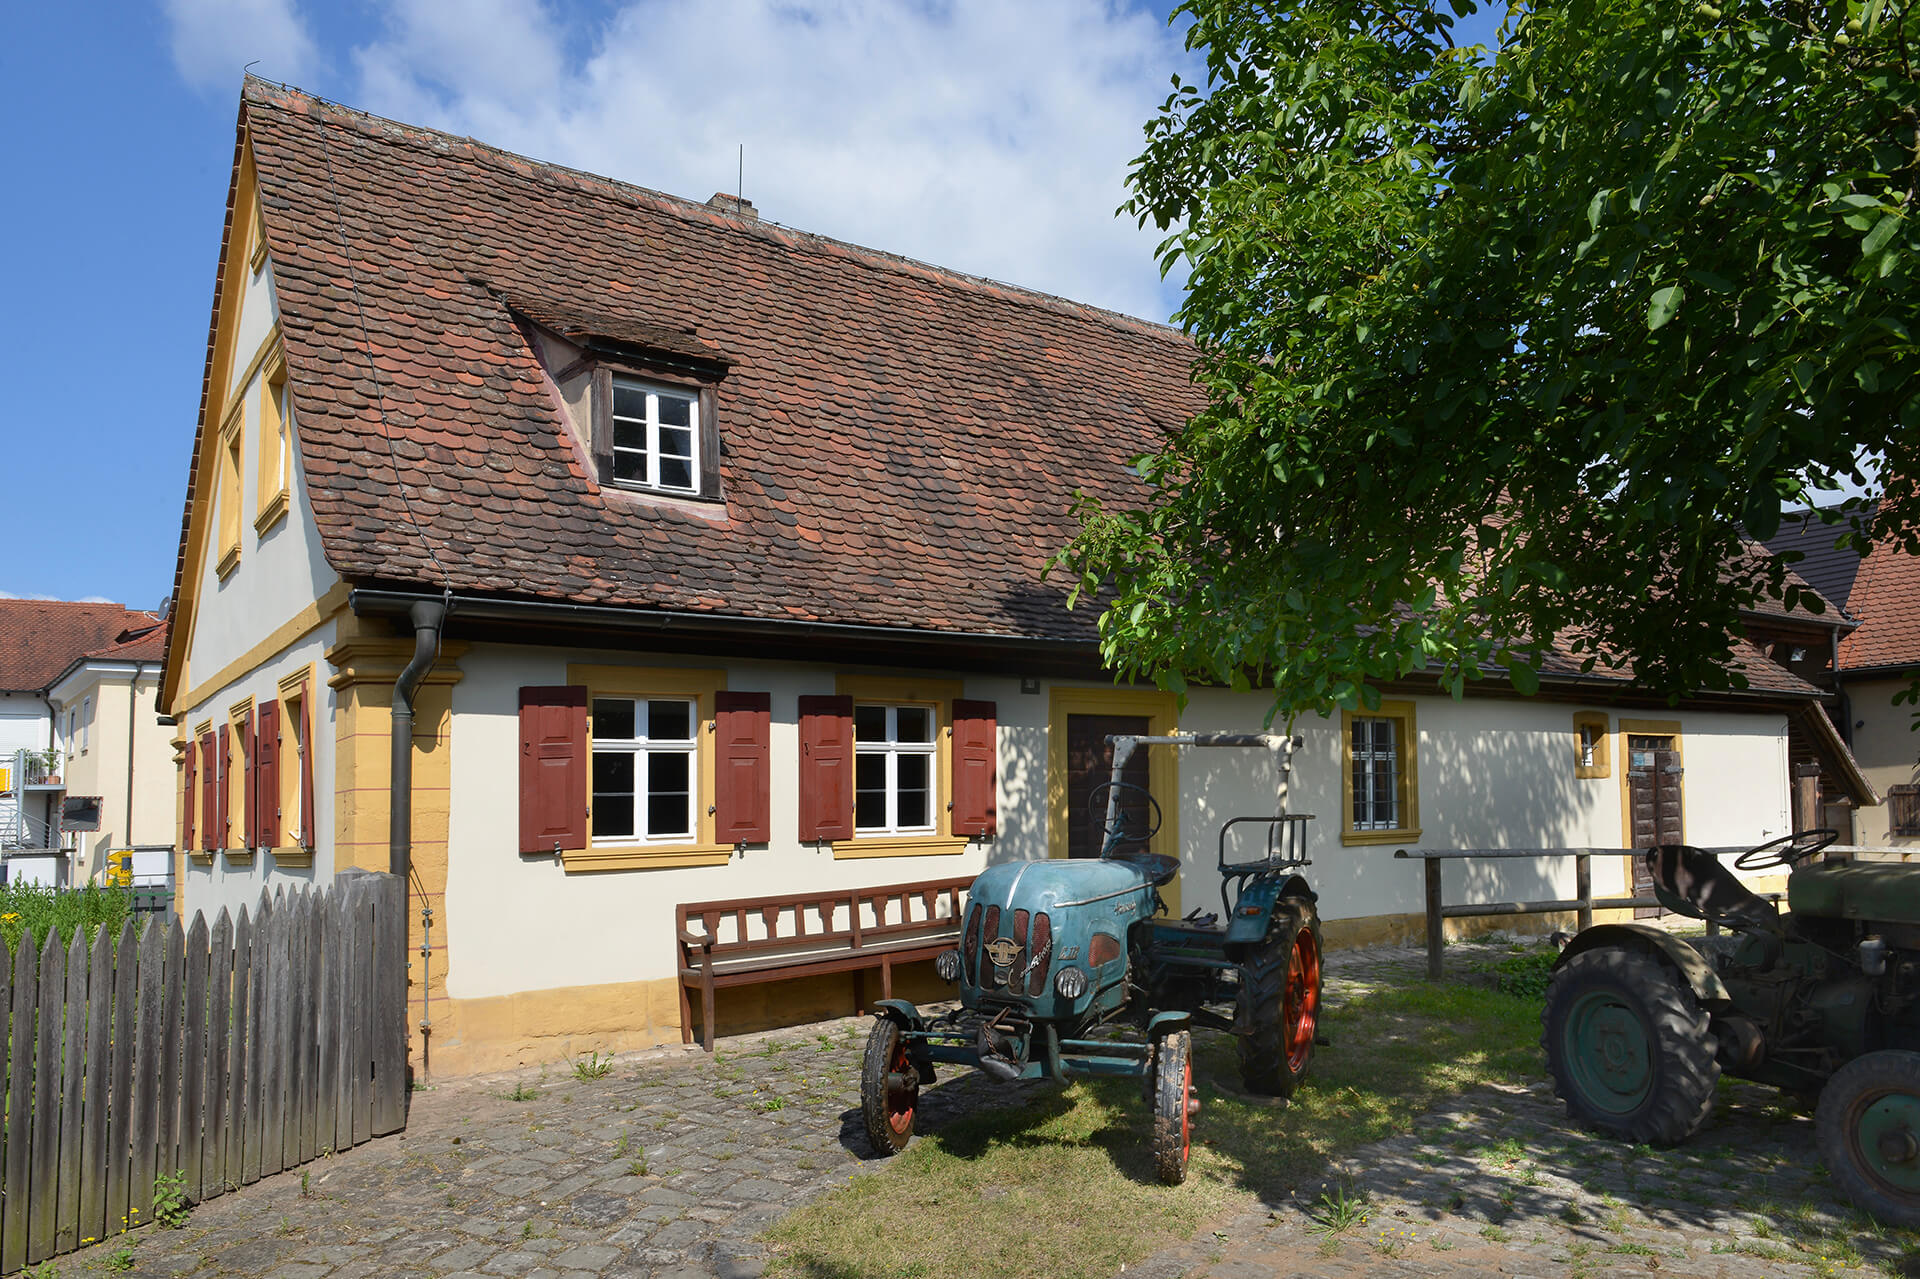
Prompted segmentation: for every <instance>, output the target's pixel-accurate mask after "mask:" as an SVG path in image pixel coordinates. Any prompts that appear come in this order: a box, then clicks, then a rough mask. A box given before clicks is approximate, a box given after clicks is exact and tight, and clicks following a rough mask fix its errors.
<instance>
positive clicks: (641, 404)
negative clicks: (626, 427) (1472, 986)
mask: <svg viewBox="0 0 1920 1279" xmlns="http://www.w3.org/2000/svg"><path fill="white" fill-rule="evenodd" d="M613 415H614V416H615V417H637V418H642V419H644V418H645V417H646V416H647V393H646V392H645V391H643V390H641V389H640V388H639V387H637V386H622V385H621V384H620V383H618V382H615V383H614V384H613Z"/></svg>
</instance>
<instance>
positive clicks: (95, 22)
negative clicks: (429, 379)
mask: <svg viewBox="0 0 1920 1279" xmlns="http://www.w3.org/2000/svg"><path fill="white" fill-rule="evenodd" d="M1166 7H1167V6H1166V5H1165V4H1164V3H1154V4H1150V5H1148V4H1130V3H1121V2H1119V0H1114V2H1112V3H1103V2H1102V0H952V2H951V3H933V2H921V0H916V2H913V3H904V2H895V0H822V2H820V3H781V2H776V0H624V2H619V0H582V2H580V3H567V4H562V3H557V2H555V0H547V2H546V3H541V0H459V3H453V2H451V0H330V2H329V0H156V2H155V3H153V4H131V3H122V4H107V5H87V4H67V5H61V4H43V5H17V6H14V7H13V8H12V10H11V11H10V13H9V24H8V25H9V31H8V37H9V38H8V39H7V40H6V41H5V42H4V43H3V44H0V106H3V107H4V112H5V114H4V118H5V119H7V120H8V121H9V122H10V124H11V126H12V127H11V128H10V129H9V132H8V140H7V142H6V144H5V145H6V152H7V160H8V165H7V168H8V171H9V172H10V173H11V174H12V175H13V181H12V182H11V183H10V186H11V188H12V198H11V199H9V200H7V201H5V202H4V203H0V243H4V244H5V245H6V246H7V250H6V274H7V278H8V284H9V289H8V292H9V295H10V299H11V302H12V305H11V306H9V307H7V308H6V311H5V315H4V318H0V339H3V340H4V342H5V345H6V349H7V350H8V351H9V352H10V354H11V357H12V362H13V367H14V368H15V369H16V371H17V372H16V376H17V382H16V386H17V387H19V388H21V389H22V390H24V389H25V388H26V387H28V386H31V387H34V388H38V394H36V395H32V396H27V395H16V397H15V399H14V400H13V402H12V404H11V406H10V407H9V408H8V409H7V410H5V416H4V418H0V421H4V424H5V436H6V440H7V449H6V459H7V466H6V474H7V477H8V481H9V482H8V484H7V486H6V492H7V499H6V503H5V508H4V509H5V521H4V523H5V528H6V530H7V535H8V545H9V547H10V550H9V553H7V554H6V555H5V556H4V558H3V559H0V595H23V596H24V595H39V596H52V597H56V598H62V599H79V598H88V597H101V598H107V599H113V600H117V601H121V602H123V603H127V604H131V605H134V606H138V607H149V608H151V607H154V606H156V605H158V604H159V602H160V601H161V600H162V599H164V598H165V597H166V596H167V594H168V593H169V592H170V591H171V590H172V584H173V570H174V559H175V554H176V551H177V548H178V542H179V531H180V514H181V505H182V500H183V497H184V493H185V485H186V474H187V465H188V453H189V449H190V447H191V444H192V439H193V432H194V426H195V421H196V418H197V415H198V410H199V396H200V381H201V374H202V370H203V367H204V363H205V356H206V335H207V320H208V313H209V310H210V307H211V304H212V293H213V274H214V267H215V257H216V255H217V253H218V249H219V235H220V226H221V219H222V211H223V208H224V205H225V200H226V193H227V183H228V180H229V176H230V167H231V164H232V159H233V138H234V117H235V111H236V107H237V95H238V91H239V84H240V75H241V69H242V67H243V66H244V65H245V64H246V63H247V62H249V61H252V60H255V59H257V60H258V65H257V66H256V67H255V68H254V70H255V72H256V73H257V74H260V75H263V76H266V77H268V78H270V79H278V80H285V81H287V82H289V83H293V84H297V85H300V86H301V87H303V88H307V89H310V90H312V91H314V92H317V93H319V94H321V95H323V96H326V97H329V98H333V99H335V100H338V101H342V102H346V103H348V104H349V105H352V106H357V107H361V108H364V109H366V110H370V111H374V112H377V113H379V114H382V115H387V116H392V117H394V118H398V119H403V120H406V121H408V122H411V123H418V124H427V125H433V126H436V127H441V128H447V129H452V130H455V131H457V132H461V133H468V134H471V135H473V136H475V137H478V138H480V139H482V140H483V141H487V142H490V143H493V144H495V145H499V146H504V147H508V148H510V149H513V150H516V151H521V152H524V153H526V154H529V155H533V156H537V157H539V158H542V159H548V160H554V161H559V162H562V163H567V164H573V165H577V166H579V167H582V168H586V169H590V170H593V171H595V172H601V173H607V174H611V175H613V176H616V177H619V178H623V179H625V180H628V181H632V182H637V183H640V184H642V185H646V186H651V187H655V188H658V189H660V190H664V191H668V192H671V193H673V194H676V195H682V196H688V197H691V198H694V199H705V198H706V197H707V196H708V195H710V194H712V193H713V192H714V191H716V190H722V189H731V188H732V186H733V184H734V181H735V165H736V156H737V151H736V147H737V146H738V145H740V144H742V143H744V144H745V147H746V183H745V187H746V195H747V197H748V198H749V199H751V200H754V201H755V202H756V203H757V204H758V206H759V208H760V210H761V212H762V215H763V216H765V217H768V218H770V219H773V220H776V221H780V222H784V223H787V224H789V225H793V226H798V227H804V228H806V229H808V230H813V231H820V232H824V233H826V234H829V235H836V236H840V237H842V238H845V239H849V240H853V241H855V242H858V243H862V244H868V245H872V246H874V247H877V248H882V249H887V250H890V251H893V252H899V253H904V254H908V255H910V256H914V257H919V258H923V259H926V260H929V261H934V262H938V263H940V264H942V265H946V266H951V267H956V268H959V269H962V270H967V271H973V272H977V273H980V274H983V275H989V276H993V277H995V278H999V279H1005V280H1010V281H1013V282H1015V283H1019V284H1023V285H1028V286H1030V287H1035V288H1041V289H1046V290H1049V291H1052V292H1057V293H1061V294H1064V295H1066V296H1070V297H1074V298H1077V299H1080V300H1083V301H1089V302H1094V303H1098V304H1100V305H1105V306H1110V307H1113V308H1115V309H1117V310H1124V311H1129V312H1133V313H1135V314H1141V315H1147V316H1150V317H1151V318H1155V319H1164V318H1165V317H1166V315H1167V314H1168V313H1169V312H1170V311H1171V310H1172V309H1173V307H1174V305H1175V303H1176V298H1175V293H1174V290H1173V288H1172V287H1170V286H1168V285H1166V284H1163V283H1162V282H1161V281H1160V280H1159V278H1158V272H1157V269H1156V267H1155V264H1154V261H1153V256H1152V249H1153V241H1154V236H1153V234H1152V233H1151V232H1142V231H1140V230H1138V229H1137V228H1134V227H1133V226H1132V225H1131V224H1130V223H1128V222H1127V221H1125V220H1123V219H1116V218H1114V217H1113V216H1112V214H1113V210H1114V208H1115V207H1116V206H1117V205H1118V204H1119V202H1120V200H1121V198H1123V195H1124V188H1123V183H1124V177H1125V171H1126V163H1127V161H1128V160H1129V159H1130V158H1131V157H1132V156H1133V155H1134V154H1135V153H1136V152H1137V151H1138V149H1139V142H1140V137H1141V135H1140V128H1141V125H1142V124H1143V123H1144V122H1145V120H1146V119H1147V118H1148V116H1149V115H1150V114H1151V113H1152V110H1153V109H1154V107H1155V106H1157V105H1158V103H1159V101H1160V99H1161V98H1162V97H1163V96H1164V95H1165V92H1166V87H1167V81H1168V77H1169V76H1170V75H1172V73H1173V72H1174V71H1175V70H1176V69H1179V68H1180V67H1181V66H1182V65H1183V63H1184V62H1185V58H1186V55H1185V54H1184V53H1183V52H1182V50H1181V48H1180V40H1179V37H1178V35H1177V34H1176V33H1173V32H1169V31H1168V30H1167V28H1166V26H1165V23H1164V14H1165V10H1166ZM29 370H30V371H31V373H30V376H20V375H19V374H20V372H21V371H29Z"/></svg>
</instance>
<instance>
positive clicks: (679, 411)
mask: <svg viewBox="0 0 1920 1279" xmlns="http://www.w3.org/2000/svg"><path fill="white" fill-rule="evenodd" d="M692 421H693V401H692V400H689V399H686V398H685V397H683V396H679V395H665V394H662V395H661V396H660V425H662V426H687V425H689V424H690V423H691V422H692Z"/></svg>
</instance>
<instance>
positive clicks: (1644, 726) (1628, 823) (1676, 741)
mask: <svg viewBox="0 0 1920 1279" xmlns="http://www.w3.org/2000/svg"><path fill="white" fill-rule="evenodd" d="M1615 731H1616V732H1618V733H1619V735H1620V769H1619V773H1620V847H1622V848H1632V847H1633V791H1632V789H1631V787H1630V786H1629V784H1628V779H1627V774H1628V773H1629V772H1631V771H1632V767H1633V756H1632V755H1630V754H1628V753H1627V738H1628V736H1630V735H1632V734H1640V735H1642V736H1649V737H1661V736H1670V737H1672V738H1673V752H1674V754H1676V755H1678V756H1680V766H1681V767H1682V768H1684V767H1686V762H1687V757H1686V754H1685V752H1684V751H1682V750H1681V732H1680V721H1679V720H1677V719H1623V720H1621V721H1620V724H1619V727H1618V728H1617V729H1616V730H1615ZM1686 830H1687V787H1686V784H1685V783H1684V782H1682V783H1681V786H1680V833H1681V835H1682V836H1683V837H1684V836H1685V834H1686ZM1620 861H1621V863H1622V866H1623V874H1624V878H1623V879H1622V880H1621V881H1620V882H1621V883H1623V884H1625V885H1626V891H1627V892H1628V893H1629V894H1631V893H1632V891H1633V861H1634V859H1633V857H1632V856H1631V855H1629V856H1626V857H1622V858H1621V859H1620Z"/></svg>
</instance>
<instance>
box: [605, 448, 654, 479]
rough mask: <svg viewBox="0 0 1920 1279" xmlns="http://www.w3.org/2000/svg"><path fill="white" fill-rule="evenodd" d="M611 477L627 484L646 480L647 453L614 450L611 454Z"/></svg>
mask: <svg viewBox="0 0 1920 1279" xmlns="http://www.w3.org/2000/svg"><path fill="white" fill-rule="evenodd" d="M613 478H614V479H616V480H624V481H626V482H627V483H629V484H645V483H646V482H647V455H646V454H645V453H629V452H626V451H624V450H616V451H615V453H614V455H613Z"/></svg>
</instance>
